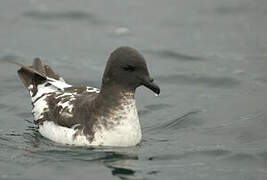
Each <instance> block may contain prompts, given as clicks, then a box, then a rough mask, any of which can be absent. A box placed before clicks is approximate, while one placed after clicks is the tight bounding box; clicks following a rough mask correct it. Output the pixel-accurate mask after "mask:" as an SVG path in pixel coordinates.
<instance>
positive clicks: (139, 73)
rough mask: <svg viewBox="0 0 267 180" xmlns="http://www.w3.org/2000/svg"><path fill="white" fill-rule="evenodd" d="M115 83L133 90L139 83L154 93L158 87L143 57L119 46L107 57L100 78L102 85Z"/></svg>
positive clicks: (134, 51)
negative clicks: (101, 77)
mask: <svg viewBox="0 0 267 180" xmlns="http://www.w3.org/2000/svg"><path fill="white" fill-rule="evenodd" d="M112 85H117V86H120V87H123V88H125V89H129V90H132V91H135V89H136V88H137V87H139V86H141V85H144V86H146V87H147V88H149V89H151V90H152V91H153V92H155V93H156V94H159V93H160V88H159V87H158V86H157V85H156V84H155V83H153V79H152V78H151V77H150V75H149V72H148V69H147V65H146V62H145V59H144V57H143V56H142V55H141V54H140V53H139V52H138V51H137V50H135V49H133V48H130V47H119V48H118V49H116V50H115V51H113V52H112V53H111V55H110V57H109V59H108V62H107V65H106V69H105V72H104V75H103V79H102V87H105V86H112Z"/></svg>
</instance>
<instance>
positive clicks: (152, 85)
mask: <svg viewBox="0 0 267 180" xmlns="http://www.w3.org/2000/svg"><path fill="white" fill-rule="evenodd" d="M153 81H154V79H153V78H151V77H149V76H146V77H145V78H144V80H143V83H142V84H143V85H144V86H145V87H147V88H148V89H150V90H152V91H153V92H154V93H156V94H157V95H159V94H160V88H159V86H158V85H157V84H155V83H153Z"/></svg>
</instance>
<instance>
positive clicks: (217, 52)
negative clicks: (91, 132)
mask: <svg viewBox="0 0 267 180" xmlns="http://www.w3.org/2000/svg"><path fill="white" fill-rule="evenodd" d="M266 17H267V1H265V0H255V1H251V0H223V1H221V0H202V1H194V0H179V1H177V0H166V1H160V0H153V2H152V1H130V0H109V1H98V0H93V1H87V0H80V1H74V0H73V1H71V0H66V1H52V0H13V1H1V2H0V27H1V28H0V39H1V40H0V58H1V59H5V58H12V59H14V60H16V61H18V62H20V63H23V64H30V63H31V62H32V59H33V58H35V57H40V58H41V59H43V60H44V62H45V63H47V64H49V65H51V66H52V67H53V68H54V69H55V70H56V71H57V72H58V73H60V74H61V75H62V76H63V77H64V78H65V80H66V81H67V82H69V83H72V84H75V85H91V86H96V87H100V81H101V75H102V72H103V70H104V66H105V62H106V60H107V58H108V56H109V53H110V52H111V51H112V50H114V49H115V48H116V47H118V46H121V45H128V46H133V47H135V48H137V49H138V50H140V51H141V52H142V54H143V55H144V56H145V58H146V59H147V63H148V65H149V69H150V71H151V74H152V75H153V76H154V78H155V79H156V81H157V83H158V84H159V85H160V87H161V90H162V94H161V95H160V96H159V97H155V96H154V95H153V93H151V92H150V91H149V90H147V89H145V88H143V87H141V88H139V89H138V90H137V95H136V98H137V103H138V110H139V115H140V120H141V124H142V131H143V141H142V143H141V144H140V145H139V146H137V147H131V148H109V149H103V148H102V149H99V148H98V149H92V148H91V149H88V148H77V147H70V146H64V145H60V144H56V143H53V142H51V141H49V140H47V139H45V138H43V137H41V135H40V134H39V133H38V131H37V129H36V127H35V126H34V125H33V123H32V121H33V117H32V114H31V102H30V98H29V95H28V93H27V92H26V90H25V89H24V87H23V85H22V83H21V82H20V81H19V79H18V77H17V74H16V70H17V67H15V66H13V65H10V64H8V63H5V62H3V61H1V62H0V83H1V86H0V114H1V116H0V122H1V126H0V179H25V180H26V179H27V180H28V179H64V180H66V179H74V178H75V179H103V180H104V179H108V180H110V179H160V180H161V179H166V180H167V179H168V180H169V179H170V180H172V179H196V180H201V179H203V180H207V179H218V180H220V179H225V180H226V179H227V180H228V179H242V180H243V179H248V180H250V179H266V177H267V131H266V128H267V73H266V72H267V35H266V32H267V18H266Z"/></svg>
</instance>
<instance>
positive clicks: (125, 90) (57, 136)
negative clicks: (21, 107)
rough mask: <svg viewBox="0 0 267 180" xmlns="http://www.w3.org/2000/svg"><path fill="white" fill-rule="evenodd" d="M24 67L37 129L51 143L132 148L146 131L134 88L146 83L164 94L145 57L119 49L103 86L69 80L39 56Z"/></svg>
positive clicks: (155, 90) (104, 76)
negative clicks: (70, 81) (76, 84)
mask: <svg viewBox="0 0 267 180" xmlns="http://www.w3.org/2000/svg"><path fill="white" fill-rule="evenodd" d="M13 63H15V64H17V65H19V66H20V67H21V68H20V70H19V71H18V74H19V77H20V79H21V81H22V82H23V84H24V85H25V87H26V88H27V89H28V90H29V92H30V95H31V98H32V105H33V109H32V113H33V116H34V119H35V123H36V124H38V127H39V132H40V133H41V134H42V135H43V136H44V137H46V138H48V139H51V140H52V141H55V142H58V143H62V144H70V145H77V146H134V145H136V144H138V143H139V142H140V141H141V138H142V133H141V127H140V123H139V118H138V114H137V109H136V104H135V97H134V94H135V90H136V88H137V87H139V86H141V85H144V86H146V87H147V88H149V89H151V90H152V91H154V92H155V93H156V94H159V93H160V89H159V87H158V86H157V85H156V84H155V83H153V79H152V78H150V76H149V72H148V69H147V66H146V62H145V59H144V57H143V56H142V55H141V54H140V53H139V52H138V51H137V50H135V49H133V48H130V47H120V48H118V49H116V50H115V51H113V52H112V53H111V55H110V57H109V59H108V62H107V65H106V68H105V72H104V74H103V78H102V85H101V90H99V89H97V88H94V87H75V86H72V85H70V84H67V83H66V82H65V81H64V79H63V78H62V77H60V76H59V75H58V74H56V73H55V72H54V71H53V70H52V69H51V68H50V67H49V66H48V65H45V64H43V63H42V61H41V60H40V59H38V58H36V59H35V60H34V61H33V65H32V66H24V65H22V64H19V63H16V62H13Z"/></svg>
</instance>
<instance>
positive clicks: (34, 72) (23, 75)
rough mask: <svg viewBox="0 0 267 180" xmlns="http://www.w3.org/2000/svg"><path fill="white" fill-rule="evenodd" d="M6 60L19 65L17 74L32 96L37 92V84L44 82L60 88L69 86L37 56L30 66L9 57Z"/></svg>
mask: <svg viewBox="0 0 267 180" xmlns="http://www.w3.org/2000/svg"><path fill="white" fill-rule="evenodd" d="M7 61H8V62H10V63H12V64H16V65H18V66H20V69H19V70H18V75H19V77H20V80H21V81H22V83H23V84H24V86H25V87H26V88H27V89H28V90H29V91H30V92H31V95H32V96H34V95H35V94H36V93H37V91H38V85H39V84H43V83H45V82H49V83H50V84H52V85H53V86H55V87H57V88H60V89H62V88H65V87H69V86H70V85H68V84H66V83H65V81H64V80H63V78H62V77H60V76H59V75H58V74H57V73H55V72H54V71H53V70H52V68H50V67H49V66H48V65H46V64H43V62H42V61H41V60H40V59H39V58H35V59H34V60H33V64H32V66H25V65H23V64H20V63H17V62H15V61H13V60H10V59H8V60H7Z"/></svg>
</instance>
